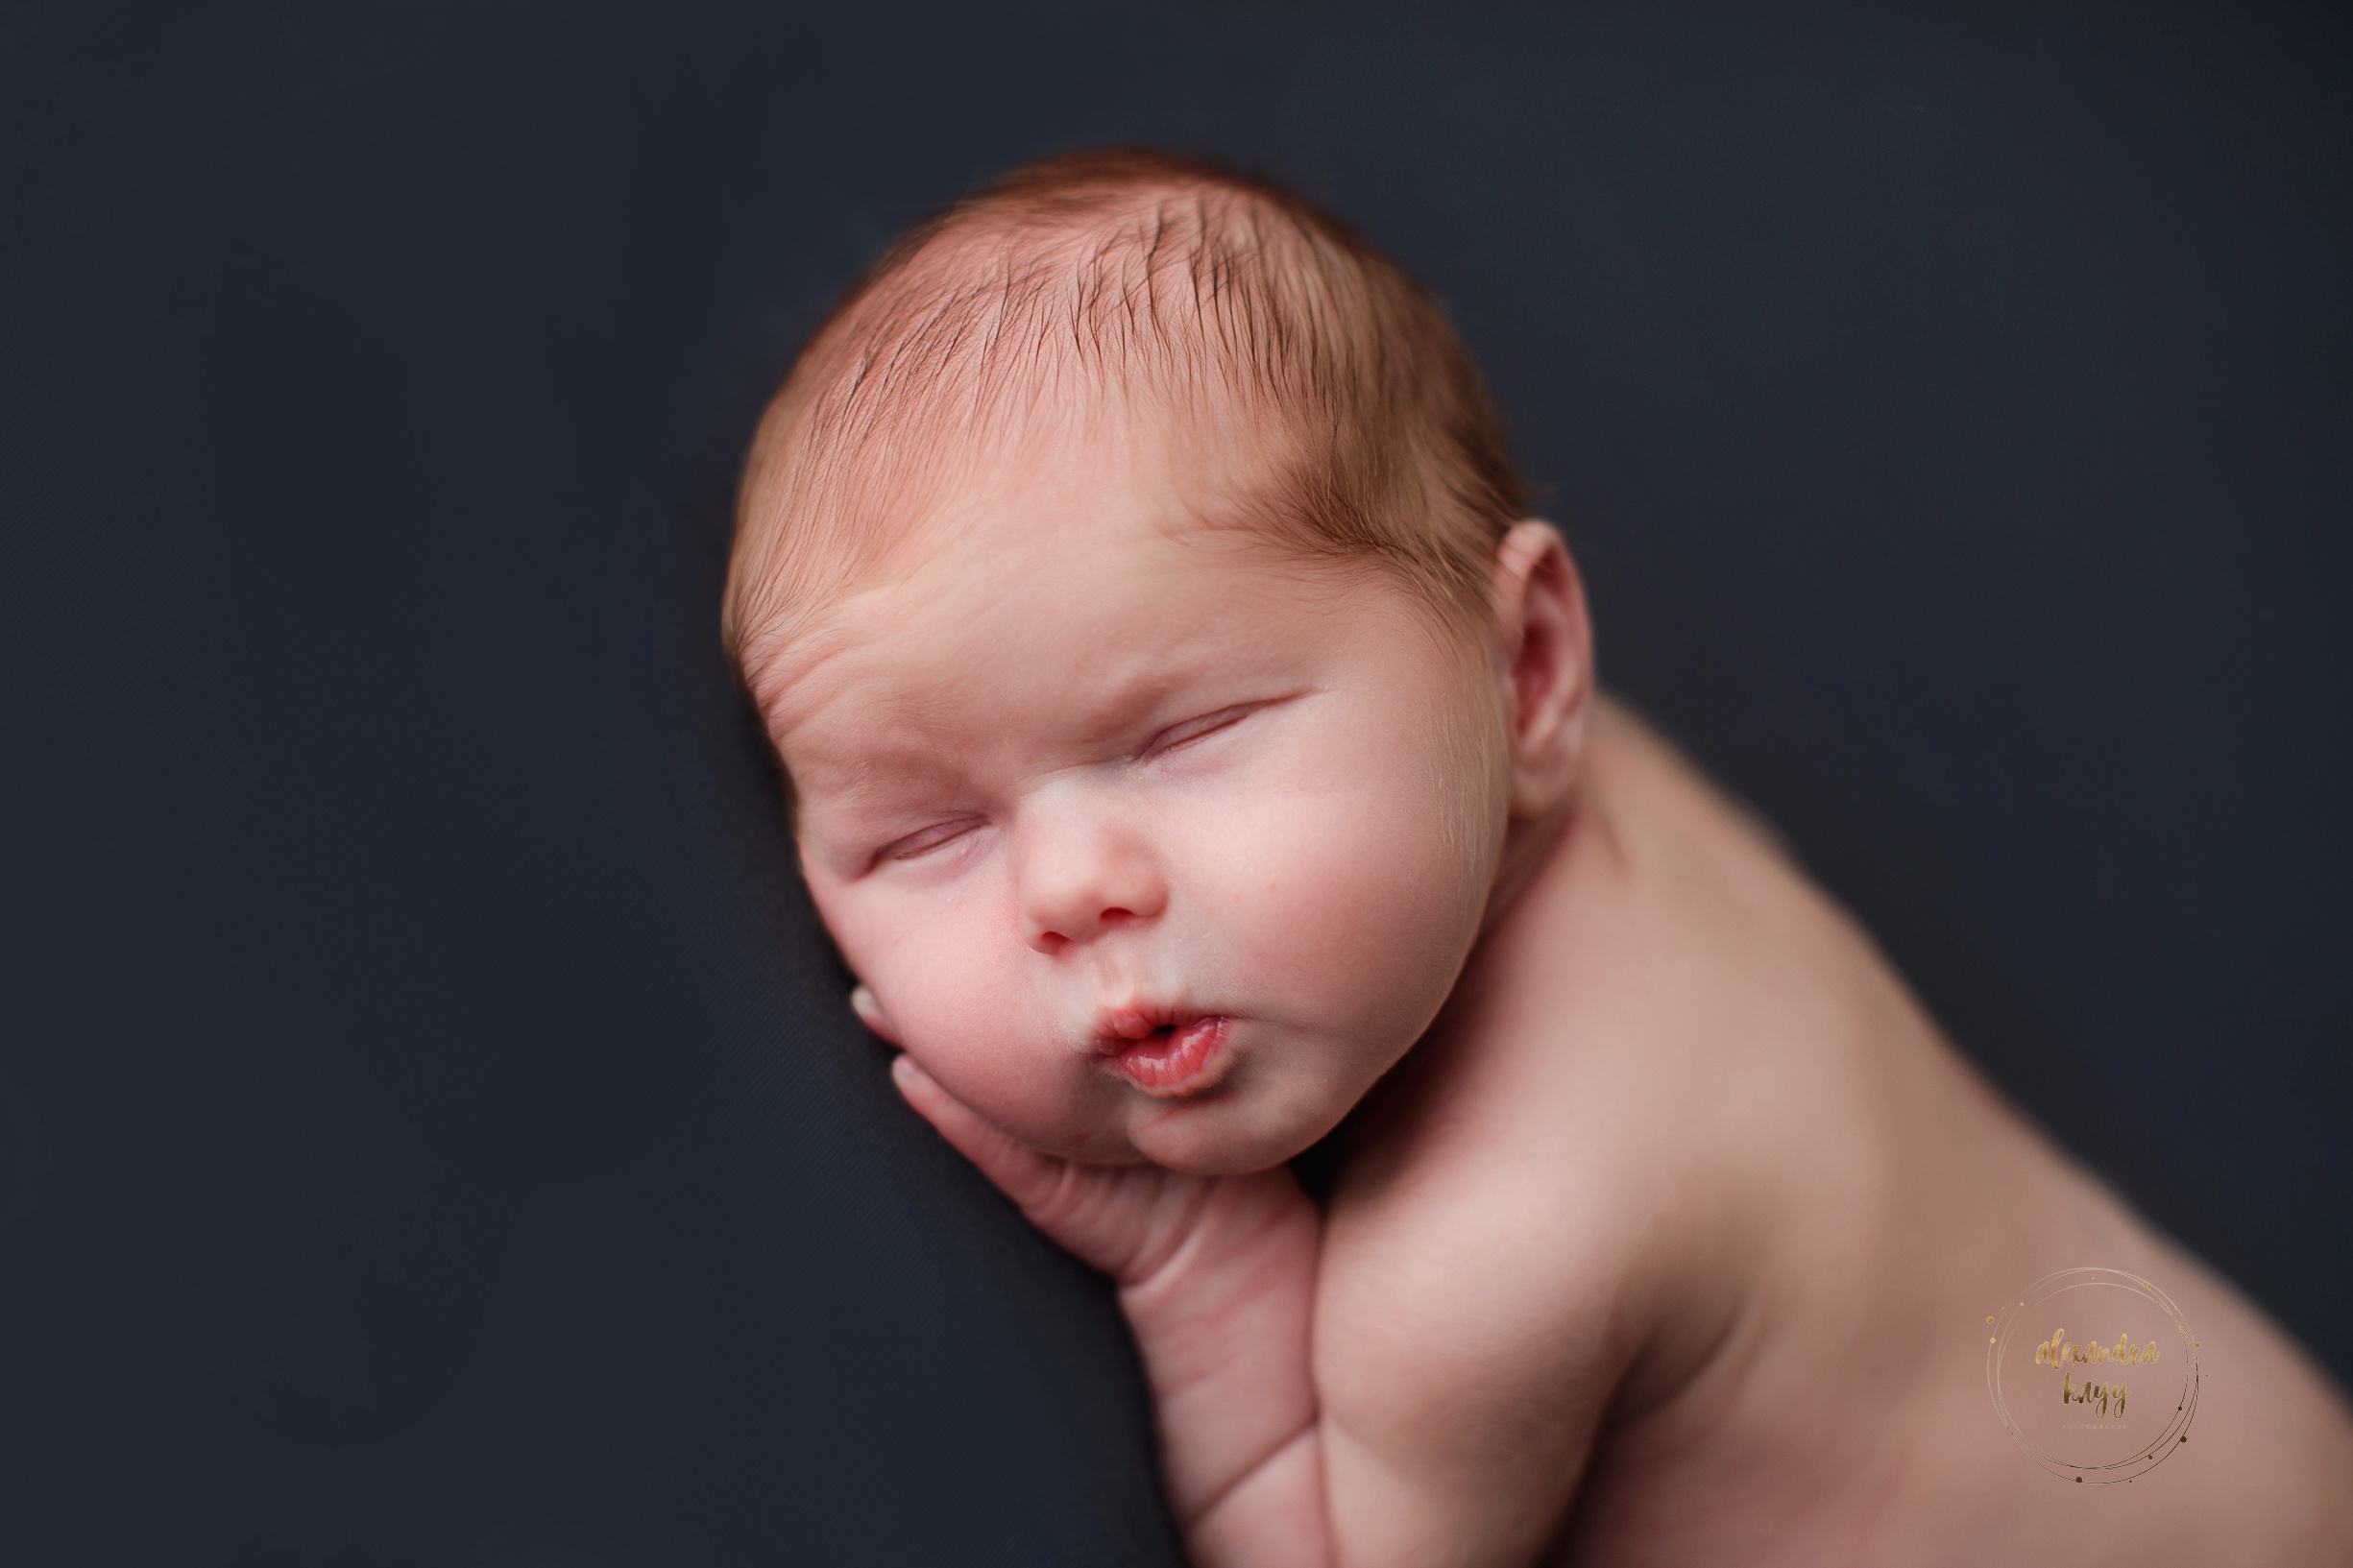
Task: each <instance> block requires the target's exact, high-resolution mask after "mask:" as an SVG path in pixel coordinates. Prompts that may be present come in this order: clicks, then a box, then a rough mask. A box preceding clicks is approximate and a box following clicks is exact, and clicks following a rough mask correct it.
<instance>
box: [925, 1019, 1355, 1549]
mask: <svg viewBox="0 0 2353 1568" xmlns="http://www.w3.org/2000/svg"><path fill="white" fill-rule="evenodd" d="M891 1076H892V1077H893V1078H895V1079H896V1080H897V1081H898V1085H899V1092H900V1093H901V1094H903V1095H905V1096H906V1097H907V1099H908V1103H910V1105H912V1106H914V1108H915V1109H916V1110H917V1111H919V1112H920V1113H922V1115H923V1117H924V1119H925V1120H927V1121H929V1122H931V1123H932V1125H933V1126H934V1127H936V1128H938V1129H939V1132H940V1135H941V1136H942V1137H944V1138H946V1139H947V1140H948V1142H949V1143H951V1144H953V1145H955V1146H956V1147H957V1149H958V1151H959V1152H961V1153H962V1154H963V1155H964V1157H965V1158H966V1159H968V1160H970V1161H972V1163H973V1164H975V1165H977V1166H979V1167H980V1168H981V1171H982V1174H983V1175H985V1176H987V1177H988V1179H989V1180H991V1181H993V1182H995V1183H996V1184H997V1186H998V1187H999V1188H1000V1189H1001V1190H1002V1191H1003V1192H1004V1193H1005V1194H1006V1195H1007V1197H1009V1198H1011V1199H1012V1200H1013V1201H1014V1202H1015V1203H1017V1204H1019V1205H1020V1207H1021V1211H1022V1213H1023V1214H1025V1215H1027V1216H1029V1218H1030V1220H1031V1223H1032V1224H1034V1225H1036V1226H1037V1228H1038V1229H1040V1230H1042V1231H1044V1232H1045V1233H1046V1234H1047V1235H1048V1236H1051V1237H1052V1238H1054V1240H1055V1241H1056V1242H1060V1243H1061V1244H1062V1245H1063V1246H1064V1247H1066V1248H1068V1249H1069V1250H1070V1251H1071V1252H1073V1253H1075V1254H1077V1255H1078V1256H1079V1258H1080V1259H1082V1260H1084V1261H1085V1262H1087V1263H1089V1264H1091V1265H1093V1266H1095V1267H1097V1268H1100V1269H1102V1270H1103V1271H1104V1273H1106V1274H1108V1275H1110V1276H1111V1278H1112V1279H1113V1280H1115V1281H1116V1282H1118V1285H1119V1292H1120V1305H1121V1307H1122V1308H1123V1309H1125V1310H1126V1312H1127V1315H1128V1322H1129V1324H1130V1325H1131V1326H1132V1327H1133V1328H1134V1330H1135V1335H1136V1341H1137V1344H1138V1345H1139V1347H1140V1348H1141V1349H1142V1351H1143V1356H1144V1365H1145V1370H1146V1372H1147V1374H1148V1375H1149V1376H1150V1378H1151V1380H1152V1396H1153V1401H1154V1403H1155V1404H1156V1405H1157V1406H1158V1410H1159V1417H1160V1431H1161V1447H1162V1451H1163V1456H1164V1459H1165V1461H1166V1465H1167V1470H1168V1487H1169V1502H1170V1505H1171V1507H1172V1508H1175V1510H1176V1518H1177V1521H1178V1523H1179V1524H1180V1525H1182V1527H1183V1529H1184V1533H1185V1544H1186V1547H1187V1548H1188V1550H1189V1551H1190V1553H1191V1555H1192V1557H1193V1560H1194V1561H1195V1562H1196V1563H1198V1564H1201V1568H1224V1565H1226V1564H1235V1565H1245V1564H1257V1563H1266V1564H1282V1565H1285V1568H1290V1565H1295V1564H1296V1565H1300V1568H1316V1565H1319V1564H1322V1563H1325V1562H1328V1561H1329V1560H1330V1549H1329V1544H1328V1532H1327V1530H1326V1526H1325V1519H1324V1504H1323V1475H1322V1443H1321V1440H1320V1438H1319V1436H1318V1433H1317V1410H1316V1394H1315V1385H1314V1382H1313V1379H1312V1376H1311V1374H1310V1369H1309V1365H1308V1342H1307V1333H1308V1320H1309V1316H1310V1313H1311V1311H1312V1309H1313V1305H1314V1297H1315V1283H1316V1252H1317V1247H1318V1245H1319V1243H1320V1242H1321V1239H1322V1217H1321V1216H1319V1215H1318V1214H1317V1212H1316V1208H1315V1205H1314V1204H1312V1203H1310V1202H1309V1201H1308V1199H1307V1195H1306V1194H1304V1193H1303V1192H1301V1191H1300V1190H1299V1185H1298V1181H1297V1180H1295V1179H1294V1178H1293V1177H1292V1175H1291V1173H1290V1171H1289V1170H1281V1169H1277V1170H1266V1171H1261V1172H1259V1173H1258V1174H1256V1175H1249V1176H1189V1175H1185V1174H1182V1173H1181V1172H1178V1171H1175V1170H1164V1169H1162V1168H1160V1167H1158V1166H1152V1165H1135V1166H1097V1165H1081V1164H1079V1162H1077V1161H1075V1160H1066V1159H1062V1158H1059V1157H1057V1156H1055V1155H1051V1154H1042V1153H1040V1152H1038V1151H1037V1150H1036V1149H1033V1148H1031V1147H1029V1146H1027V1145H1024V1144H1021V1143H1017V1142H1016V1141H1014V1140H1013V1139H1011V1138H1009V1137H1007V1135H1006V1134H1005V1133H1003V1132H1000V1131H999V1130H998V1129H997V1128H996V1127H994V1126H992V1125H990V1124H989V1123H988V1122H985V1121H982V1119H981V1117H980V1116H978V1115H977V1114H975V1113H974V1112H973V1111H972V1110H971V1109H970V1108H969V1107H967V1106H965V1105H964V1104H963V1103H962V1102H961V1101H959V1100H958V1099H957V1098H955V1097H954V1096H952V1095H950V1094H949V1093H948V1092H947V1090H945V1089H943V1088H941V1087H940V1085H939V1083H938V1081H937V1080H936V1079H934V1077H933V1076H932V1075H931V1074H930V1073H926V1072H924V1070H923V1069H922V1068H920V1067H918V1066H916V1065H915V1063H914V1061H913V1059H912V1058H910V1057H908V1056H901V1057H899V1059H898V1060H897V1061H895V1062H893V1063H892V1064H891Z"/></svg>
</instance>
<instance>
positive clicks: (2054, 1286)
mask: <svg viewBox="0 0 2353 1568" xmlns="http://www.w3.org/2000/svg"><path fill="white" fill-rule="evenodd" d="M2090 1286H2107V1287H2110V1288H2112V1289H2117V1290H2124V1291H2131V1292H2132V1293H2133V1294H2135V1295H2138V1296H2140V1297H2142V1298H2143V1299H2145V1300H2147V1301H2148V1302H2149V1303H2151V1304H2152V1305H2154V1306H2155V1307H2156V1308H2157V1310H2158V1311H2160V1312H2162V1313H2164V1314H2165V1315H2166V1317H2167V1318H2168V1319H2170V1320H2171V1323H2172V1325H2173V1328H2174V1330H2175V1332H2176V1333H2178V1334H2179V1335H2180V1336H2181V1354H2182V1356H2183V1358H2184V1360H2185V1361H2186V1362H2187V1363H2188V1368H2187V1371H2186V1372H2185V1374H2184V1376H2183V1380H2182V1382H2183V1386H2182V1395H2181V1401H2180V1403H2179V1404H2178V1405H2177V1406H2176V1407H2175V1408H2174V1411H2173V1414H2172V1416H2171V1419H2170V1420H2168V1421H2167V1422H2166V1423H2165V1424H2164V1429H2163V1430H2162V1431H2160V1432H2159V1433H2158V1434H2157V1435H2156V1436H2154V1437H2152V1438H2150V1439H2149V1440H2148V1441H2147V1443H2145V1444H2144V1445H2142V1446H2141V1447H2140V1448H2139V1449H2137V1450H2135V1451H2134V1452H2133V1453H2132V1454H2131V1455H2130V1456H2128V1457H2126V1458H2124V1459H2111V1460H2108V1461H2106V1462H2104V1463H2098V1464H2094V1463H2086V1462H2082V1461H2079V1460H2075V1459H2067V1458H2065V1457H2063V1456H2061V1455H2057V1454H2052V1453H2049V1452H2047V1451H2045V1450H2044V1449H2041V1448H2039V1447H2037V1446H2036V1445H2035V1444H2034V1442H2033V1441H2032V1439H2030V1438H2028V1437H2027V1435H2026V1433H2025V1432H2024V1431H2023V1430H2022V1429H2021V1428H2020V1426H2019V1424H2018V1421H2017V1420H2016V1418H2015V1417H2013V1416H2012V1415H2011V1414H2010V1407H2009V1403H2008V1401H2007V1400H2006V1399H2005V1398H2004V1397H2003V1395H2002V1389H2001V1363H2002V1361H2003V1359H2004V1357H2005V1355H2006V1353H2007V1352H2008V1350H2009V1348H2010V1340H2011V1338H2012V1337H2013V1336H2014V1335H2016V1334H2017V1333H2018V1332H2019V1331H2020V1329H2021V1328H2022V1327H2024V1325H2025V1324H2026V1322H2027V1321H2028V1319H2027V1314H2028V1313H2030V1312H2034V1311H2036V1310H2037V1309H2039V1308H2040V1307H2042V1306H2043V1305H2044V1304H2045V1303H2047V1302H2049V1301H2050V1300H2051V1299H2052V1298H2053V1297H2056V1296H2060V1295H2064V1294H2065V1293H2067V1292H2068V1291H2077V1290H2082V1289H2085V1288H2087V1287H2090ZM2034 1320H2035V1321H2038V1322H2039V1321H2040V1318H2039V1317H2038V1318H2036V1319H2034ZM2197 1352H2198V1342H2197V1337H2196V1336H2195V1335H2194V1334H2192V1333H2191V1332H2190V1321H2189V1319H2188V1318H2186V1317H2184V1316H2182V1315H2181V1309H2180V1308H2179V1307H2176V1306H2175V1305H2173V1298H2172V1297H2171V1296H2169V1295H2167V1294H2166V1293H2165V1292H2164V1291H2161V1290H2159V1289H2157V1287H2156V1286H2154V1285H2151V1284H2150V1283H2149V1282H2148V1281H2147V1280H2145V1279H2143V1278H2142V1277H2141V1276H2140V1275H2138V1274H2128V1273H2125V1272H2124V1271H2123V1270H2122V1269H2118V1268H2062V1269H2059V1270H2057V1271H2055V1272H2053V1273H2049V1274H2045V1275H2044V1276H2043V1277H2042V1278H2041V1279H2038V1280H2036V1281H2035V1282H2034V1283H2033V1284H2032V1285H2029V1286H2027V1287H2026V1291H2025V1295H2024V1298H2023V1299H2022V1300H2020V1301H2019V1302H2018V1304H2017V1305H2016V1306H2014V1307H2009V1308H2006V1309H2004V1310H2003V1311H2002V1312H2001V1314H2000V1315H1999V1321H1998V1322H1997V1323H1996V1325H1995V1329H1994V1333H1993V1335H1992V1336H1991V1337H1990V1338H1989V1339H1987V1340H1986V1344H1985V1390H1986V1392H1987V1393H1988V1394H1990V1395H1992V1396H1993V1401H1994V1411H1995V1413H1996V1414H1998V1415H2000V1416H2001V1425H2002V1427H2003V1428H2004V1429H2005V1430H2007V1431H2008V1433H2009V1435H2010V1438H2011V1440H2012V1441H2013V1442H2015V1443H2017V1444H2018V1446H2019V1448H2020V1449H2021V1450H2022V1451H2023V1452H2024V1453H2025V1454H2026V1457H2027V1458H2028V1459H2032V1460H2033V1461H2034V1462H2035V1463H2036V1464H2037V1465H2039V1466H2040V1467H2041V1468H2043V1469H2044V1470H2046V1471H2048V1472H2049V1473H2050V1474H2051V1475H2054V1476H2057V1477H2058V1478H2059V1479H2060V1480H2062V1481H2064V1480H2067V1479H2068V1478H2070V1477H2073V1478H2074V1480H2075V1481H2077V1482H2091V1483H2093V1484H2098V1485H2109V1484H2115V1483H2117V1482H2120V1481H2131V1480H2133V1479H2135V1478H2136V1477H2139V1476H2145V1475H2147V1473H2148V1472H2149V1471H2151V1470H2153V1469H2155V1468H2156V1467H2157V1466H2158V1465H2160V1464H2162V1463H2164V1462H2165V1460H2166V1458H2167V1457H2168V1456H2169V1455H2171V1453H2172V1452H2173V1450H2175V1449H2177V1448H2179V1447H2180V1446H2181V1445H2182V1444H2183V1443H2186V1442H2188V1441H2189V1440H2190V1421H2191V1418H2192V1417H2194V1416H2195V1415H2196V1414H2197V1390H2198V1384H2199V1381H2200V1373H2199V1371H2198V1364H2197Z"/></svg>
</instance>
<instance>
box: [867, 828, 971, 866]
mask: <svg viewBox="0 0 2353 1568" xmlns="http://www.w3.org/2000/svg"><path fill="white" fill-rule="evenodd" d="M980 825H981V822H980V819H979V818H978V817H962V818H958V820H957V821H954V822H935V823H934V824H932V826H930V827H929V828H924V829H920V830H918V831H916V832H911V833H909V834H908V835H907V836H906V837H905V838H894V839H892V840H891V841H890V842H889V843H887V844H885V845H884V846H883V847H882V848H881V849H879V850H877V851H875V854H874V858H875V860H876V861H877V862H878V863H880V862H881V861H884V860H912V859H916V858H918V857H919V856H925V855H929V854H931V853H932V851H934V850H935V849H938V848H940V847H941V846H942V845H945V844H950V843H953V842H955V841H956V840H957V839H958V838H961V837H963V836H964V835H965V834H966V833H968V832H972V830H973V829H975V828H978V827H979V826H980Z"/></svg>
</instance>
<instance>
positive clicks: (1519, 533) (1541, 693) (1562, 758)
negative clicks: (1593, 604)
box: [1494, 522, 1593, 816]
mask: <svg viewBox="0 0 2353 1568" xmlns="http://www.w3.org/2000/svg"><path fill="white" fill-rule="evenodd" d="M1494 602H1495V634H1496V646H1497V650H1498V652H1500V654H1501V655H1502V663H1503V667H1502V670H1501V672H1500V673H1501V675H1502V676H1503V678H1504V682H1505V685H1504V690H1503V696H1504V713H1505V716H1506V717H1507V718H1508V720H1509V721H1510V725H1511V729H1510V736H1509V738H1510V741H1511V753H1512V812H1513V814H1514V815H1515V816H1541V815H1543V814H1544V813H1545V812H1547V811H1550V810H1552V809H1553V808H1555V807H1557V806H1559V805H1560V804H1561V803H1562V802H1563V801H1564V800H1565V799H1566V798H1567V796H1568V791H1569V787H1570V786H1571V785H1572V784H1575V783H1576V778H1577V762H1578V759H1579V758H1580V756H1581V755H1582V754H1583V752H1584V749H1585V725H1586V714H1587V712H1589V710H1590V709H1591V707H1592V702H1593V634H1592V627H1591V625H1590V623H1589V622H1588V621H1587V619H1586V615H1585V585H1584V584H1583V583H1581V582H1580V581H1579V580H1578V578H1577V566H1576V563H1575V562H1573V561H1571V560H1570V559H1569V557H1568V545H1567V544H1566V543H1565V542H1564V541H1563V540H1562V538H1561V534H1560V530H1558V529H1556V528H1555V527H1553V526H1552V524H1550V523H1548V522H1522V523H1517V524H1515V525H1514V526H1513V528H1512V531H1511V532H1510V533H1508V534H1506V535H1504V536H1503V543H1500V544H1498V545H1497V546H1496V547H1495V578H1494Z"/></svg>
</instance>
